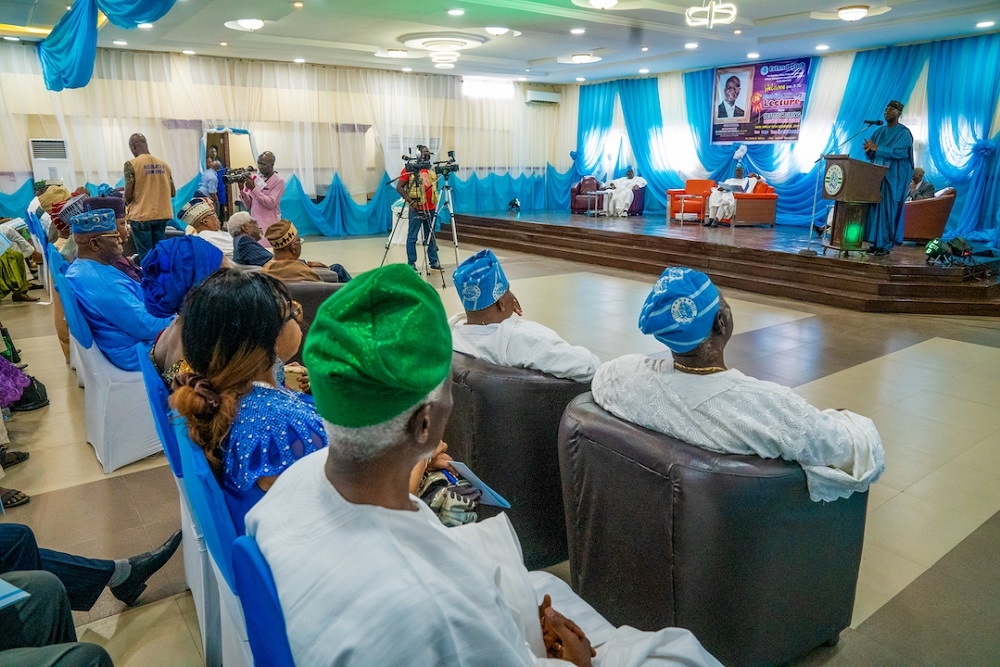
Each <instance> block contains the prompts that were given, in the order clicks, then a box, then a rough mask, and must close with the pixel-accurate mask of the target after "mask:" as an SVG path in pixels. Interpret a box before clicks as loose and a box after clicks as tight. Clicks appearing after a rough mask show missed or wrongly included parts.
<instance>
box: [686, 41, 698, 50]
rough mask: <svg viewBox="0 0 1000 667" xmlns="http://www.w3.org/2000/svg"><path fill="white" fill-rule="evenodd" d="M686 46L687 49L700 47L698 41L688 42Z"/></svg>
mask: <svg viewBox="0 0 1000 667" xmlns="http://www.w3.org/2000/svg"><path fill="white" fill-rule="evenodd" d="M684 48H685V49H697V48H698V42H688V43H687V44H685V45H684Z"/></svg>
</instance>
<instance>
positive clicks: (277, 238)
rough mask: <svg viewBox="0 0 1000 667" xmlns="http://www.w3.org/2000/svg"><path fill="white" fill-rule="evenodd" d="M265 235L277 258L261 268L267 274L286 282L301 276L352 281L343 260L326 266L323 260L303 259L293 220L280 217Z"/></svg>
mask: <svg viewBox="0 0 1000 667" xmlns="http://www.w3.org/2000/svg"><path fill="white" fill-rule="evenodd" d="M264 236H266V237H267V241H268V243H270V244H271V250H272V251H273V252H274V259H272V260H271V261H270V262H268V263H267V264H265V265H264V268H263V269H261V271H263V272H264V273H266V274H267V275H269V276H273V277H275V278H277V279H278V280H280V281H282V282H286V283H288V282H298V281H300V280H307V281H313V282H328V283H337V282H340V283H346V282H348V281H350V279H351V274H350V273H348V272H347V269H345V268H344V267H343V266H341V265H340V264H331V265H330V266H327V265H326V264H324V263H322V262H314V261H306V260H304V259H301V257H302V238H301V237H300V236H299V230H297V229H295V225H293V224H292V223H291V222H290V221H288V220H279V221H278V222H276V223H274V224H273V225H271V226H270V227H268V228H267V231H266V232H264ZM317 269H318V270H317Z"/></svg>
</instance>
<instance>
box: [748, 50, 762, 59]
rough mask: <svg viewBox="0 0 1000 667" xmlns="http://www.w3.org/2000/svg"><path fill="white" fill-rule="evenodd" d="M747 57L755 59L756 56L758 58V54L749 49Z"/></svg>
mask: <svg viewBox="0 0 1000 667" xmlns="http://www.w3.org/2000/svg"><path fill="white" fill-rule="evenodd" d="M747 58H749V59H750V60H756V59H757V58H760V54H759V53H757V52H756V51H751V52H750V53H748V54H747Z"/></svg>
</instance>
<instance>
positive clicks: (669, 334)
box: [639, 267, 719, 354]
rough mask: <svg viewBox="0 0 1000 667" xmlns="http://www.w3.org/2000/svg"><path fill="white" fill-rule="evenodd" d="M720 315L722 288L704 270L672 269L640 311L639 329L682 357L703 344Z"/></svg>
mask: <svg viewBox="0 0 1000 667" xmlns="http://www.w3.org/2000/svg"><path fill="white" fill-rule="evenodd" d="M718 312H719V289H718V288H717V287H716V286H715V285H714V284H712V281H711V280H710V279H709V277H708V276H706V275H705V274H704V273H702V272H701V271H695V270H693V269H687V268H684V267H670V268H668V269H666V270H664V272H663V273H662V274H660V278H659V280H657V281H656V284H655V285H653V291H652V292H650V293H649V296H647V297H646V302H645V303H644V304H642V310H641V311H640V312H639V330H640V331H641V332H642V333H644V334H652V335H653V337H654V338H656V340H658V341H660V342H661V343H663V344H664V345H666V346H667V347H669V348H670V350H671V351H672V352H677V353H679V354H682V353H684V352H690V351H691V350H693V349H694V348H696V347H698V346H699V345H701V344H702V343H703V342H705V340H706V339H707V338H708V335H709V334H710V333H711V331H712V324H713V323H714V322H715V315H716V313H718Z"/></svg>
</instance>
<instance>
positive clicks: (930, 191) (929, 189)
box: [906, 167, 934, 201]
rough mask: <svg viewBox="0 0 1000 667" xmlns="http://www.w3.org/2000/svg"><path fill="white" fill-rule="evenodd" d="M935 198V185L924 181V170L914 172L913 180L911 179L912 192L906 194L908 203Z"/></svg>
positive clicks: (918, 169) (918, 168) (917, 169)
mask: <svg viewBox="0 0 1000 667" xmlns="http://www.w3.org/2000/svg"><path fill="white" fill-rule="evenodd" d="M933 196H934V185H933V184H932V183H930V182H929V181H925V180H924V170H923V169H921V168H920V167H917V168H916V169H914V170H913V178H912V179H910V191H909V192H907V193H906V201H917V200H918V199H930V198H931V197H933Z"/></svg>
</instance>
